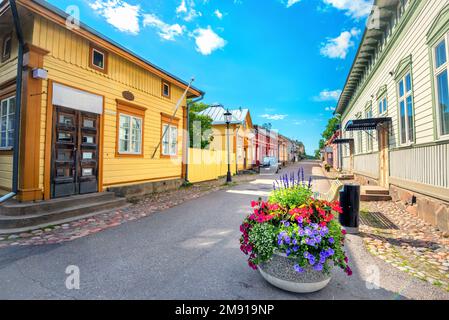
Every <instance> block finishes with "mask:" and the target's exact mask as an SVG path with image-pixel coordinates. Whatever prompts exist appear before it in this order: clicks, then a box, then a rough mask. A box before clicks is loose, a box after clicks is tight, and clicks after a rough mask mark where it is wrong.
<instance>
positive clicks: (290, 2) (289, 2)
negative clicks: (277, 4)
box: [286, 0, 301, 8]
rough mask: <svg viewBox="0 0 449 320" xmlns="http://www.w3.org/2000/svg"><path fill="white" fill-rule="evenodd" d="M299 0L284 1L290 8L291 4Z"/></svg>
mask: <svg viewBox="0 0 449 320" xmlns="http://www.w3.org/2000/svg"><path fill="white" fill-rule="evenodd" d="M300 1H301V0H288V1H287V3H286V6H287V8H290V7H291V6H292V5H294V4H296V3H298V2H300Z"/></svg>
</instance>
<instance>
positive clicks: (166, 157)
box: [161, 154, 178, 159]
mask: <svg viewBox="0 0 449 320" xmlns="http://www.w3.org/2000/svg"><path fill="white" fill-rule="evenodd" d="M177 158H178V155H177V154H176V155H166V154H161V159H177Z"/></svg>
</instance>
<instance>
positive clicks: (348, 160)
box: [342, 157, 351, 171]
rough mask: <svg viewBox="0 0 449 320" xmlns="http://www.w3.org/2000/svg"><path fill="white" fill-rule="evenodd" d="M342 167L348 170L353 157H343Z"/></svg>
mask: <svg viewBox="0 0 449 320" xmlns="http://www.w3.org/2000/svg"><path fill="white" fill-rule="evenodd" d="M342 169H343V170H346V171H348V170H350V169H351V158H350V157H343V163H342Z"/></svg>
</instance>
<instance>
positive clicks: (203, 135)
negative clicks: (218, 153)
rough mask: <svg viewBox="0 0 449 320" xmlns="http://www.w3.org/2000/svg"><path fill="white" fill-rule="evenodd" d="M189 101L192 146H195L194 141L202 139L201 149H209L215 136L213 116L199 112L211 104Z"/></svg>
mask: <svg viewBox="0 0 449 320" xmlns="http://www.w3.org/2000/svg"><path fill="white" fill-rule="evenodd" d="M188 103H189V136H190V146H192V147H193V146H194V145H193V142H194V141H195V142H198V141H200V142H201V143H200V144H201V146H200V147H201V149H207V148H208V147H209V144H210V143H211V141H212V140H213V138H214V137H213V135H212V118H210V117H208V116H203V115H199V114H198V112H201V111H203V110H205V109H207V108H209V105H208V104H206V103H203V102H196V103H191V101H189V102H188ZM195 147H198V146H195Z"/></svg>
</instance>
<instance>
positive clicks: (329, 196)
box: [316, 179, 343, 202]
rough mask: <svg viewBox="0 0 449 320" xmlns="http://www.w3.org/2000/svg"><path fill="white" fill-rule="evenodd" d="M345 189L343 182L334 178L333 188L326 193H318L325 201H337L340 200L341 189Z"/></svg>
mask: <svg viewBox="0 0 449 320" xmlns="http://www.w3.org/2000/svg"><path fill="white" fill-rule="evenodd" d="M341 189H343V183H342V182H341V181H340V180H338V179H337V180H334V181H332V183H331V188H330V189H329V191H328V192H326V193H319V192H318V193H317V196H316V197H317V198H318V199H321V200H325V201H329V202H332V201H335V200H338V196H339V194H340V190H341Z"/></svg>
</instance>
